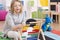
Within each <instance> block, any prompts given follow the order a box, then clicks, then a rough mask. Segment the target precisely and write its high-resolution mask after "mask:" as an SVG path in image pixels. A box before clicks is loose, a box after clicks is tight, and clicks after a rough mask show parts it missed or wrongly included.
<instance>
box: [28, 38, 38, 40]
mask: <svg viewBox="0 0 60 40" xmlns="http://www.w3.org/2000/svg"><path fill="white" fill-rule="evenodd" d="M27 40H37V38H35V37H29V38H27Z"/></svg>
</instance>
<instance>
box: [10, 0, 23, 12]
mask: <svg viewBox="0 0 60 40" xmlns="http://www.w3.org/2000/svg"><path fill="white" fill-rule="evenodd" d="M15 2H19V3H20V4H21V9H20V12H19V13H21V12H22V2H21V1H19V0H14V1H12V3H11V6H10V7H11V9H10V10H11V12H12V13H14V6H13V5H14V3H15Z"/></svg>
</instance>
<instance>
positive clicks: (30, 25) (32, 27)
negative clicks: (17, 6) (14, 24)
mask: <svg viewBox="0 0 60 40" xmlns="http://www.w3.org/2000/svg"><path fill="white" fill-rule="evenodd" d="M30 22H36V20H35V19H28V20H27V21H26V26H24V27H23V29H22V32H28V33H29V31H30V33H31V32H32V33H33V32H38V31H39V29H40V26H38V25H36V23H30Z"/></svg>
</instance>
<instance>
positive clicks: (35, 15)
mask: <svg viewBox="0 0 60 40" xmlns="http://www.w3.org/2000/svg"><path fill="white" fill-rule="evenodd" d="M42 11H43V10H42V9H41V8H40V9H38V10H37V11H34V12H32V18H38V19H44V18H45V17H46V15H45V14H43V13H42Z"/></svg>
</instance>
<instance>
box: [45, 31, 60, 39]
mask: <svg viewBox="0 0 60 40" xmlns="http://www.w3.org/2000/svg"><path fill="white" fill-rule="evenodd" d="M44 35H45V36H47V37H49V38H52V39H54V40H60V36H59V35H57V34H54V33H52V32H48V31H45V32H44Z"/></svg>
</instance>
